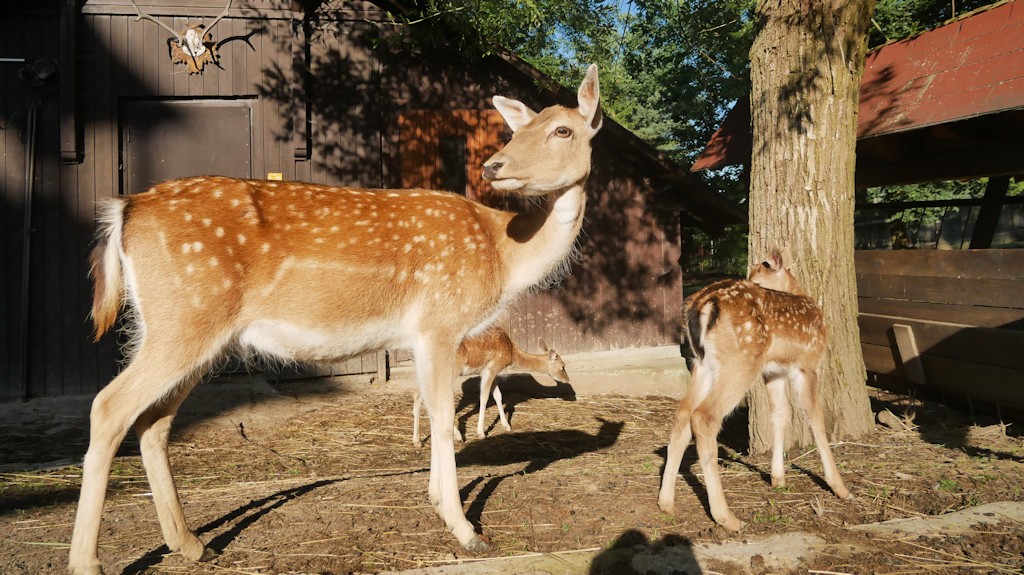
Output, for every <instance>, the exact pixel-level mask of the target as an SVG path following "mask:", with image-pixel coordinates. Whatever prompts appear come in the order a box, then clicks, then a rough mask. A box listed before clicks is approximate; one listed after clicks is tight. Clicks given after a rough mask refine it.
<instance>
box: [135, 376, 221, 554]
mask: <svg viewBox="0 0 1024 575" xmlns="http://www.w3.org/2000/svg"><path fill="white" fill-rule="evenodd" d="M190 379H191V381H186V382H184V383H183V384H182V385H180V386H178V387H177V388H176V389H175V391H174V392H173V393H172V395H170V396H169V397H168V398H167V399H166V400H165V401H163V402H160V403H158V404H156V405H154V406H152V407H150V408H149V409H148V410H146V411H145V412H144V413H143V414H142V415H140V416H139V418H138V419H137V420H135V425H134V429H135V433H136V435H138V436H139V446H140V448H141V451H142V463H143V465H144V466H145V468H146V477H147V479H149V486H150V490H151V491H152V492H153V503H154V505H155V506H156V514H157V518H159V520H160V529H161V531H163V535H164V541H166V542H167V547H168V548H169V549H170V550H171V551H180V552H181V554H182V555H183V556H184V557H185V558H186V559H190V560H192V561H209V560H210V559H213V557H214V553H213V552H211V551H210V550H209V549H207V548H206V547H205V546H204V545H203V543H202V541H200V540H199V538H198V537H197V536H196V534H195V532H193V531H192V530H191V529H189V527H188V523H187V522H186V520H185V515H184V513H183V511H182V508H181V500H180V499H179V498H178V489H177V487H176V486H175V484H174V477H173V475H172V473H171V465H170V461H169V460H168V456H167V442H168V439H169V438H170V433H171V423H172V422H173V421H174V416H175V415H176V414H177V412H178V408H179V407H180V406H181V403H182V402H183V401H184V400H185V398H186V397H187V396H188V392H189V391H190V390H191V388H192V386H193V385H194V384H195V382H196V381H197V380H198V379H199V376H195V375H194V376H192V377H191V378H190Z"/></svg>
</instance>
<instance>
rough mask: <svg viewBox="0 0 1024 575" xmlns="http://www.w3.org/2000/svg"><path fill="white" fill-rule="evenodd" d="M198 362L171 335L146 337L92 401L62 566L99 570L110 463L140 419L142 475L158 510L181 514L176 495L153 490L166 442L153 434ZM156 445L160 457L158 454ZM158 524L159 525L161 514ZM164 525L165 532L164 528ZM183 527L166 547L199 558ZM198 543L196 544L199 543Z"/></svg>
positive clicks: (160, 478)
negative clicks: (148, 481) (78, 488)
mask: <svg viewBox="0 0 1024 575" xmlns="http://www.w3.org/2000/svg"><path fill="white" fill-rule="evenodd" d="M204 365H205V362H204V361H197V360H196V359H195V358H194V357H188V356H187V355H186V351H185V350H184V347H183V346H181V345H180V344H179V343H178V342H177V341H175V340H173V339H172V340H165V341H164V345H162V346H161V345H158V344H157V343H156V342H155V341H154V340H153V339H152V338H149V339H147V341H144V342H143V343H142V346H141V347H140V349H139V351H138V354H137V355H136V357H135V358H134V359H133V360H132V362H131V363H130V364H129V365H128V367H126V368H125V369H124V371H122V372H121V374H120V375H118V376H117V377H116V378H114V380H113V381H111V382H110V384H108V385H107V386H106V387H105V388H104V389H103V390H102V391H100V392H99V394H97V396H96V399H94V400H93V403H92V411H91V413H90V418H89V419H90V428H89V449H88V451H87V452H86V454H85V460H84V462H83V467H82V490H81V493H80V495H79V501H78V510H77V512H76V515H75V528H74V533H73V535H72V537H71V550H70V553H69V557H68V570H69V571H71V573H74V574H75V575H83V574H84V575H97V574H99V573H102V572H103V571H102V569H101V568H100V561H99V555H98V553H97V545H98V540H99V530H100V520H101V518H102V515H103V502H104V499H105V497H106V491H107V483H108V481H109V477H110V466H111V464H112V463H113V460H114V456H115V454H116V453H117V448H118V446H119V445H120V444H121V442H122V440H123V439H124V436H125V434H126V433H127V432H128V429H129V428H130V427H132V426H133V425H136V422H137V421H138V420H139V419H140V418H142V420H143V421H142V423H141V424H140V427H139V428H138V429H141V430H142V431H141V433H140V439H141V440H142V445H143V447H142V449H143V454H144V458H145V459H146V466H147V474H150V473H151V472H150V471H149V470H150V468H152V474H153V475H151V479H152V477H154V476H155V477H156V483H155V484H154V485H152V488H153V492H154V500H155V501H157V505H158V510H159V509H160V508H161V507H163V508H164V513H165V514H166V513H167V511H168V510H169V509H170V508H171V507H174V506H176V507H177V515H178V516H180V515H181V506H180V504H178V503H177V497H176V496H174V497H173V499H171V498H169V497H164V495H166V492H165V491H159V494H158V490H160V489H162V488H164V487H165V486H166V485H167V482H168V481H169V480H170V468H169V466H168V465H167V463H166V442H165V441H164V440H161V439H160V438H159V436H160V431H159V430H161V429H164V428H165V427H166V428H169V426H170V419H171V418H168V417H167V415H168V410H169V409H170V415H173V411H175V410H177V407H178V405H180V404H181V401H183V400H184V398H185V396H187V395H188V392H189V390H190V389H191V386H192V385H194V383H195V382H196V381H197V379H198V377H199V375H200V368H201V367H203V366H204ZM172 406H173V407H172ZM147 414H148V415H147ZM147 422H148V423H147ZM158 422H159V423H158ZM154 425H156V426H157V427H156V429H157V432H156V433H155V434H154V433H152V428H153V426H154ZM161 445H162V447H161ZM161 450H162V451H163V455H162V456H161V455H159V453H160V451H161ZM147 452H148V453H149V455H148V456H147V455H146V453H147ZM161 459H162V460H163V462H161ZM172 485H173V484H172ZM182 523H183V520H182ZM161 525H162V526H164V518H163V517H161ZM164 530H165V536H166V535H167V527H164ZM184 530H185V532H186V533H187V535H180V536H177V538H176V540H168V541H167V544H168V546H169V547H171V548H172V549H173V548H175V547H178V548H182V549H184V547H187V548H188V551H187V552H188V553H190V554H191V555H198V556H199V557H202V555H203V553H201V552H198V551H195V549H194V548H195V546H196V545H197V544H198V540H196V539H195V535H193V534H191V532H189V531H188V530H187V528H184ZM171 532H172V534H174V535H178V534H179V533H180V532H179V531H178V530H177V528H176V527H172V528H171ZM198 545H199V546H200V547H201V544H198ZM199 557H197V558H199Z"/></svg>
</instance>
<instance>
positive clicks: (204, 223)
mask: <svg viewBox="0 0 1024 575" xmlns="http://www.w3.org/2000/svg"><path fill="white" fill-rule="evenodd" d="M212 223H213V220H211V219H210V218H203V225H204V226H206V227H210V224H212Z"/></svg>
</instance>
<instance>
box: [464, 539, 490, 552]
mask: <svg viewBox="0 0 1024 575" xmlns="http://www.w3.org/2000/svg"><path fill="white" fill-rule="evenodd" d="M462 548H463V549H465V550H466V551H469V552H470V553H483V552H485V551H487V550H488V549H490V548H491V540H490V539H488V538H487V536H486V535H477V536H476V537H474V538H472V539H470V540H469V542H468V543H463V544H462Z"/></svg>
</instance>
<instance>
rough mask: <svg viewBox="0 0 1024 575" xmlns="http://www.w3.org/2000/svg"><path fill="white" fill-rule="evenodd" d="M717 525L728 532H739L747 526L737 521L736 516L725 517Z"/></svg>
mask: <svg viewBox="0 0 1024 575" xmlns="http://www.w3.org/2000/svg"><path fill="white" fill-rule="evenodd" d="M718 524H719V525H721V526H722V527H725V528H726V529H728V530H729V531H733V532H736V531H739V530H741V529H743V527H745V526H746V525H747V524H746V523H744V522H742V521H740V520H739V519H737V518H736V516H732V517H726V518H725V519H723V520H722V521H719V522H718Z"/></svg>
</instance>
